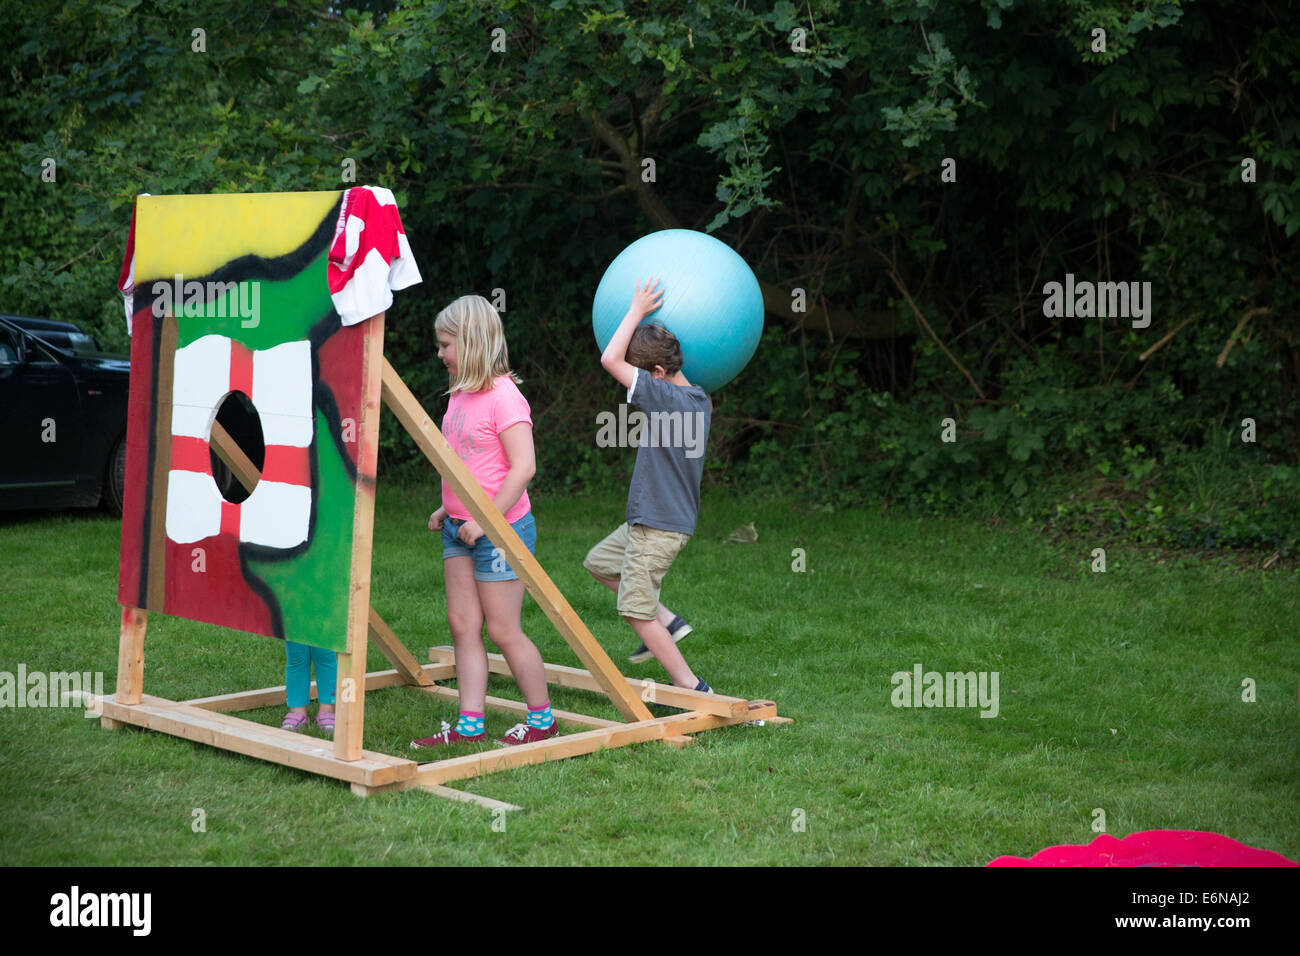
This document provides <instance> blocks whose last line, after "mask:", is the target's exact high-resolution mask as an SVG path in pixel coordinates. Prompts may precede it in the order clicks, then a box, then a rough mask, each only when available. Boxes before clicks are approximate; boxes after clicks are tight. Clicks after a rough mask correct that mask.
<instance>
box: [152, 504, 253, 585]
mask: <svg viewBox="0 0 1300 956" xmlns="http://www.w3.org/2000/svg"><path fill="white" fill-rule="evenodd" d="M221 533H222V534H223V535H230V536H231V537H232V538H234V539H235V540H236V541H238V540H239V505H237V504H235V503H234V502H231V501H223V502H221ZM168 570H170V568H169V569H168Z"/></svg>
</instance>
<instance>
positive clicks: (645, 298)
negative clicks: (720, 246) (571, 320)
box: [511, 276, 664, 461]
mask: <svg viewBox="0 0 1300 956" xmlns="http://www.w3.org/2000/svg"><path fill="white" fill-rule="evenodd" d="M658 286H659V280H658V279H656V278H654V276H651V277H650V278H649V279H648V280H646V284H645V287H644V288H642V286H641V283H640V282H638V283H637V284H636V293H635V294H634V295H633V296H632V304H631V305H629V306H628V309H627V315H625V316H623V321H622V322H620V323H619V324H618V328H617V329H615V330H614V337H613V338H612V339H610V340H609V344H608V345H606V346H605V351H604V352H602V353H601V356H600V364H601V365H602V366H603V367H604V369H605V371H607V372H609V374H610V375H613V376H614V378H616V379H618V381H619V383H620V384H621V385H622V386H623V387H624V388H631V387H632V382H633V381H635V379H636V366H635V365H632V364H631V363H630V362H628V360H627V344H628V343H629V342H631V341H632V333H633V332H635V331H636V327H637V324H638V323H640V321H641V320H642V319H643V318H645V317H646V316H647V315H649V314H650V313H651V312H653V311H654V310H655V309H657V308H659V306H660V305H661V304H662V303H663V301H664V293H663V290H662V289H660V288H659V287H658ZM511 460H512V461H513V459H511Z"/></svg>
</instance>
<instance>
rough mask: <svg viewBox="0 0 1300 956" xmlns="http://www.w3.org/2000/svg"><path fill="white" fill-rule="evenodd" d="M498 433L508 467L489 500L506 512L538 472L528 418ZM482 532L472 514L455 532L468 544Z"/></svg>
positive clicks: (531, 429) (503, 512) (503, 513)
mask: <svg viewBox="0 0 1300 956" xmlns="http://www.w3.org/2000/svg"><path fill="white" fill-rule="evenodd" d="M499 437H500V439H501V447H502V448H503V449H504V450H505V453H506V458H508V459H509V460H510V471H509V472H508V473H507V474H506V480H505V481H503V482H502V483H501V490H500V491H498V492H497V496H496V497H495V498H493V499H492V503H493V504H495V505H496V506H497V510H498V511H500V512H501V514H502V515H505V514H506V513H507V512H508V511H509V510H510V509H511V508H513V507H514V506H515V503H516V502H518V501H519V499H520V498H521V497H523V494H524V490H525V489H526V488H527V487H528V482H530V481H532V480H533V475H535V474H536V473H537V459H536V454H535V452H534V451H533V426H532V425H530V424H528V422H515V423H514V424H513V425H511V426H510V427H509V428H507V429H506V430H505V431H503V432H502V433H501V434H500V436H499ZM482 535H483V529H482V528H481V527H479V523H478V522H477V521H475V520H474V519H473V518H471V519H470V520H468V521H466V522H465V523H464V524H463V525H461V526H460V530H459V531H458V532H457V537H459V538H460V539H461V540H462V541H464V542H465V543H466V544H468V545H471V546H472V545H473V544H474V542H475V541H477V540H478V539H479V538H480V537H482Z"/></svg>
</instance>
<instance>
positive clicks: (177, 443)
mask: <svg viewBox="0 0 1300 956" xmlns="http://www.w3.org/2000/svg"><path fill="white" fill-rule="evenodd" d="M172 468H173V469H174V470H176V471H197V472H199V473H200V474H203V475H210V474H212V455H211V453H210V451H209V447H208V443H207V442H206V441H204V440H203V439H202V438H195V437H193V436H192V435H173V436H172Z"/></svg>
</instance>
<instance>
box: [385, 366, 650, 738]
mask: <svg viewBox="0 0 1300 956" xmlns="http://www.w3.org/2000/svg"><path fill="white" fill-rule="evenodd" d="M383 380H384V389H383V395H384V401H386V402H387V403H388V407H389V408H390V409H392V411H393V414H394V415H396V416H397V419H398V421H400V422H401V423H402V425H403V427H405V428H406V430H407V431H408V432H409V433H410V435H411V437H412V438H413V439H414V440H415V443H416V445H418V446H419V448H420V450H421V451H422V452H424V454H425V456H426V457H427V458H428V459H429V461H430V462H432V463H433V466H434V468H436V469H437V470H438V473H439V474H440V475H442V477H443V480H445V481H446V482H447V484H448V485H450V486H451V488H452V490H453V491H455V492H456V495H457V496H458V497H459V498H460V500H461V501H462V502H464V503H465V506H466V507H467V508H468V509H469V513H470V514H471V515H473V516H474V520H475V521H477V522H478V524H479V525H480V526H481V527H482V528H483V530H484V531H485V532H486V533H487V535H488V537H489V538H491V539H492V541H493V542H495V543H496V544H497V546H499V547H500V548H501V549H502V550H503V551H504V552H505V555H506V560H507V561H508V562H509V564H510V567H511V569H512V570H513V571H514V572H515V573H516V574H518V575H519V578H520V580H522V581H523V582H524V585H525V586H526V587H527V588H528V593H529V594H531V595H532V596H533V599H534V600H535V601H536V602H537V604H538V606H539V607H541V609H542V610H543V611H544V612H545V613H546V616H547V617H548V618H550V620H551V623H552V624H554V625H555V627H556V629H557V630H558V631H559V632H560V635H561V636H562V637H563V638H564V640H565V641H566V642H567V643H568V645H569V646H570V647H571V648H573V652H574V653H575V654H577V655H578V659H579V660H581V661H582V663H583V664H584V665H585V666H586V668H587V670H588V671H590V672H591V673H592V675H593V676H594V677H595V679H596V681H597V683H598V684H599V685H600V690H601V691H602V692H603V693H604V694H606V695H607V696H608V697H609V699H610V701H611V702H612V703H613V704H614V706H615V707H616V708H618V712H619V713H620V714H622V715H623V716H624V717H626V718H627V719H628V720H645V719H647V718H648V717H649V716H650V711H649V710H647V709H646V706H645V704H643V703H642V702H641V700H640V698H639V697H637V695H636V694H635V693H633V692H632V690H631V689H630V688H629V687H628V686H627V682H626V681H625V680H624V678H623V675H622V673H620V672H619V669H618V668H617V667H615V666H614V662H613V661H612V660H610V659H609V655H608V654H606V653H605V649H604V648H603V647H601V646H600V644H599V643H597V641H596V639H595V638H594V637H592V635H591V631H589V630H587V625H586V624H584V623H583V622H582V618H580V617H578V615H577V612H575V611H574V610H573V608H572V607H570V605H569V602H568V601H567V600H565V598H564V595H563V594H561V593H560V590H559V588H557V587H556V586H555V584H554V583H553V582H552V581H551V579H550V577H549V576H548V575H547V573H546V571H545V570H543V568H542V566H541V564H540V563H538V561H537V559H536V558H535V557H533V555H532V553H531V552H529V550H528V549H527V548H526V547H524V543H523V542H522V541H520V540H519V535H517V534H516V533H515V530H514V528H512V527H510V525H509V523H508V522H507V521H506V519H505V516H504V515H502V514H501V512H500V511H499V510H497V507H496V505H495V504H493V502H492V499H491V498H489V497H488V496H487V494H486V493H485V492H484V491H483V488H482V486H481V485H479V483H478V482H477V481H476V480H475V479H474V476H473V475H471V474H470V472H469V468H467V467H466V465H465V463H464V462H463V461H461V460H460V456H458V455H457V454H456V453H455V452H454V451H452V449H451V446H450V445H449V444H447V439H445V438H444V437H443V435H442V432H441V431H439V430H438V428H437V427H436V426H435V425H434V424H433V420H432V419H430V418H429V416H428V414H427V413H426V412H425V410H424V409H423V408H421V407H420V403H419V402H418V401H416V399H415V396H414V395H412V394H411V390H410V389H409V388H407V387H406V383H405V382H403V381H402V379H401V377H400V376H399V375H398V374H397V372H396V371H395V370H394V369H393V367H392V365H390V364H389V363H388V360H387V359H385V360H384V373H383Z"/></svg>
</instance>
